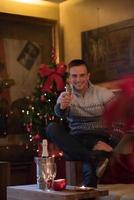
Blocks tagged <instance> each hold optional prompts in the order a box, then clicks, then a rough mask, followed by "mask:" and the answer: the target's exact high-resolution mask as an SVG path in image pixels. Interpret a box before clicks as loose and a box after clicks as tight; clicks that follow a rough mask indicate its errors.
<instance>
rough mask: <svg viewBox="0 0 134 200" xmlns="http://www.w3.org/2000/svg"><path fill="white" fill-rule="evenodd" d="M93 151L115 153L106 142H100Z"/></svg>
mask: <svg viewBox="0 0 134 200" xmlns="http://www.w3.org/2000/svg"><path fill="white" fill-rule="evenodd" d="M93 150H103V151H107V152H111V151H113V148H112V147H111V146H110V145H109V144H107V143H105V142H102V141H98V142H97V144H95V145H94V147H93Z"/></svg>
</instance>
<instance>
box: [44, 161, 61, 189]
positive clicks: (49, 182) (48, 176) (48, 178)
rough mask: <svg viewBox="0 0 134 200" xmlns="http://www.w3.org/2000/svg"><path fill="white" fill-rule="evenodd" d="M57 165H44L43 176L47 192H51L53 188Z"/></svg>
mask: <svg viewBox="0 0 134 200" xmlns="http://www.w3.org/2000/svg"><path fill="white" fill-rule="evenodd" d="M56 172H57V171H56V164H55V163H44V164H43V167H42V175H43V179H44V181H45V186H46V187H45V188H46V190H50V189H51V188H52V186H53V181H54V178H55V176H56Z"/></svg>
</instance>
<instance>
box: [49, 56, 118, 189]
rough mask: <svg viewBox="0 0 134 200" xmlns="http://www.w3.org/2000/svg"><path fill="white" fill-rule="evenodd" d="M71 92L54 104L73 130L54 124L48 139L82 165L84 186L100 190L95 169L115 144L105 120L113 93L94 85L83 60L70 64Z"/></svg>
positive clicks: (50, 127) (64, 94) (63, 95)
mask: <svg viewBox="0 0 134 200" xmlns="http://www.w3.org/2000/svg"><path fill="white" fill-rule="evenodd" d="M68 67H69V82H70V85H71V86H72V93H71V92H62V93H61V94H60V96H59V98H58V100H57V104H56V105H55V113H56V115H57V116H59V117H62V118H64V119H66V120H67V121H68V123H69V128H70V131H67V130H66V129H65V128H64V127H63V126H62V125H59V124H56V123H53V124H50V125H49V126H48V128H47V137H48V139H50V140H51V141H52V142H53V143H55V144H56V145H57V146H58V147H59V148H60V149H61V150H63V152H64V153H65V154H66V155H68V156H69V159H70V160H81V161H82V162H83V170H82V172H83V184H84V186H92V187H97V176H96V167H97V165H98V162H99V161H100V160H101V159H102V158H106V157H109V156H110V154H111V152H112V150H113V147H114V146H115V145H116V144H115V142H114V141H113V140H112V139H111V138H110V136H109V134H108V133H107V129H106V128H105V126H104V123H103V120H102V114H103V112H104V108H105V105H106V104H107V103H108V102H109V101H111V100H112V99H113V98H114V95H113V93H112V92H111V91H110V90H107V89H105V88H101V87H98V86H94V85H93V84H92V83H91V82H90V81H89V79H90V72H89V71H88V67H87V65H86V63H85V62H84V61H83V60H80V59H76V60H72V61H71V62H70V63H69V65H68Z"/></svg>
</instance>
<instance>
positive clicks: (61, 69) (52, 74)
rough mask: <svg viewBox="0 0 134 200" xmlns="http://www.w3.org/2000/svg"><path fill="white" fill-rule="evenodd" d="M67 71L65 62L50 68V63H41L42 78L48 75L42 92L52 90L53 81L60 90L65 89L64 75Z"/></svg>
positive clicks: (40, 72)
mask: <svg viewBox="0 0 134 200" xmlns="http://www.w3.org/2000/svg"><path fill="white" fill-rule="evenodd" d="M65 71H66V66H65V65H64V64H63V63H60V64H58V65H57V66H56V68H55V69H53V68H50V67H49V66H48V65H45V64H41V66H40V68H39V74H40V76H41V77H42V78H43V77H47V79H46V81H45V83H44V85H43V87H42V92H52V83H53V81H55V83H56V87H57V90H58V91H62V90H64V86H65V85H64V81H63V78H62V76H63V75H64V73H65Z"/></svg>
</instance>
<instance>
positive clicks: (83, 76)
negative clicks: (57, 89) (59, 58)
mask: <svg viewBox="0 0 134 200" xmlns="http://www.w3.org/2000/svg"><path fill="white" fill-rule="evenodd" d="M69 73H70V83H71V84H72V85H73V86H74V88H75V89H76V90H77V91H78V92H80V93H83V92H84V91H85V90H86V89H87V88H88V80H89V76H90V74H89V73H88V72H87V68H86V66H85V65H79V66H74V67H72V68H70V72H69Z"/></svg>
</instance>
